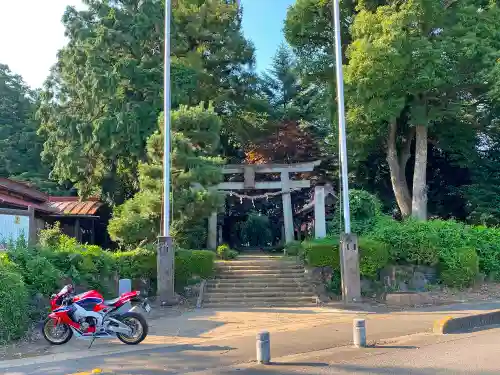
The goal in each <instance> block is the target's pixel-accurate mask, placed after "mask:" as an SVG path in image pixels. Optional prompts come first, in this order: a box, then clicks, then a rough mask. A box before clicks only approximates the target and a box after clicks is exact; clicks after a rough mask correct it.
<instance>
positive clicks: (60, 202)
mask: <svg viewBox="0 0 500 375" xmlns="http://www.w3.org/2000/svg"><path fill="white" fill-rule="evenodd" d="M50 200H51V201H49V202H47V203H46V205H47V206H48V207H50V208H52V209H54V210H57V211H58V213H59V215H67V216H95V215H96V214H97V211H98V210H99V208H101V207H102V206H103V203H101V202H99V201H98V200H93V199H92V200H85V201H78V200H75V199H71V200H70V199H60V198H57V201H53V200H54V199H53V197H51V199H50Z"/></svg>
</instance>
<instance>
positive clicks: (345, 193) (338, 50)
mask: <svg viewBox="0 0 500 375" xmlns="http://www.w3.org/2000/svg"><path fill="white" fill-rule="evenodd" d="M333 28H334V33H335V62H336V64H335V72H336V75H337V105H338V112H339V145H340V150H339V151H340V161H341V175H342V203H343V211H344V231H345V233H346V234H350V233H351V212H350V208H349V181H348V174H347V144H346V143H347V142H346V131H345V105H344V73H343V71H342V41H341V37H340V6H339V0H333Z"/></svg>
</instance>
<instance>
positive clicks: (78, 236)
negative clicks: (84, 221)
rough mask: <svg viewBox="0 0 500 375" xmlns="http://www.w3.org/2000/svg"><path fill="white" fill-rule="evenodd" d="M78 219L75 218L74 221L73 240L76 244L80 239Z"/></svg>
mask: <svg viewBox="0 0 500 375" xmlns="http://www.w3.org/2000/svg"><path fill="white" fill-rule="evenodd" d="M80 232H81V231H80V218H78V217H77V218H76V220H75V238H76V240H77V241H78V242H81V239H80Z"/></svg>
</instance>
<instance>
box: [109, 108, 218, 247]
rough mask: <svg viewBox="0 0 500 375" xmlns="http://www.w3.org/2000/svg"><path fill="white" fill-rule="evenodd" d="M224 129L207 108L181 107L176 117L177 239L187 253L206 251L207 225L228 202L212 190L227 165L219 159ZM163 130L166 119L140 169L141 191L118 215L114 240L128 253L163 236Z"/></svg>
mask: <svg viewBox="0 0 500 375" xmlns="http://www.w3.org/2000/svg"><path fill="white" fill-rule="evenodd" d="M221 126H222V121H221V119H220V117H219V116H218V115H217V114H216V113H215V111H214V109H213V107H211V106H209V107H208V108H205V105H204V104H203V103H202V104H200V105H198V106H196V107H186V106H181V107H180V108H179V109H177V110H175V111H173V112H172V122H171V128H172V169H171V172H172V198H171V199H173V207H172V215H173V220H174V221H173V223H172V227H173V230H172V232H173V233H172V234H173V237H174V238H175V240H176V242H177V244H178V245H179V246H181V247H185V248H194V247H203V246H205V241H204V239H205V233H206V229H205V228H206V225H205V223H204V219H205V218H207V217H208V216H209V215H210V214H211V213H212V212H214V211H217V210H218V208H219V207H220V206H221V204H222V202H223V200H222V197H221V195H220V194H219V193H218V192H217V191H216V190H215V191H214V190H209V188H210V187H212V186H213V185H215V184H217V183H219V182H221V181H222V173H221V170H220V166H221V164H222V159H220V158H219V157H216V156H213V155H214V152H215V150H216V149H217V146H218V144H219V134H220V128H221ZM162 130H163V116H160V121H159V131H157V132H156V133H155V134H153V135H152V136H151V137H150V138H149V139H148V141H147V152H148V162H147V163H142V164H141V165H140V167H139V183H140V191H139V192H138V193H136V194H135V195H134V197H133V198H132V199H129V200H128V201H126V202H125V203H124V204H123V205H121V206H118V207H117V208H116V209H115V210H114V213H113V219H112V220H111V221H110V223H109V226H108V231H109V233H110V235H111V238H112V239H113V240H114V241H117V242H118V243H120V244H121V245H123V246H126V247H134V246H136V245H137V244H139V243H141V242H143V243H144V242H150V241H153V240H154V239H155V238H156V236H157V235H158V232H159V227H160V219H161V211H162V199H161V197H162V186H163V185H162V179H163V168H162V157H163V135H162ZM200 227H201V230H198V229H199V228H200ZM193 241H194V242H193ZM188 245H189V246H188ZM194 245H197V246H194Z"/></svg>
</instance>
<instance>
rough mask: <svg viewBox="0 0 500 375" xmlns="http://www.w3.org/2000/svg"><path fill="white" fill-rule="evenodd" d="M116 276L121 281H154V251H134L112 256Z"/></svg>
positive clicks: (139, 249)
mask: <svg viewBox="0 0 500 375" xmlns="http://www.w3.org/2000/svg"><path fill="white" fill-rule="evenodd" d="M113 259H114V260H115V261H116V268H117V270H118V275H119V276H120V278H123V279H141V278H142V279H151V280H155V279H156V266H157V265H156V251H152V250H147V249H141V248H138V249H135V250H131V251H123V252H117V253H114V254H113Z"/></svg>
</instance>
